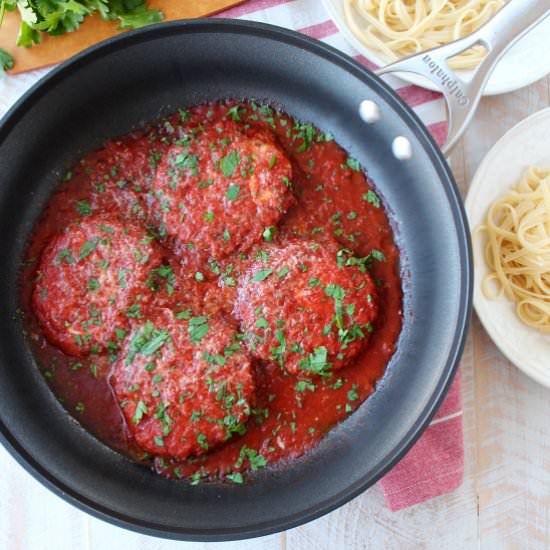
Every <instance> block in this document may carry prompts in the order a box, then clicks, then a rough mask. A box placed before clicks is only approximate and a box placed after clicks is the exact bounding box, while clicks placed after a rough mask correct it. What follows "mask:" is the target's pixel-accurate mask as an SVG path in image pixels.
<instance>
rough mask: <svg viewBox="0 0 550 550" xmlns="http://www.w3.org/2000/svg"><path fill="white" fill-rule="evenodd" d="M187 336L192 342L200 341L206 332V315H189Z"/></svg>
mask: <svg viewBox="0 0 550 550" xmlns="http://www.w3.org/2000/svg"><path fill="white" fill-rule="evenodd" d="M187 330H188V332H189V338H190V340H191V342H193V343H194V344H196V343H198V342H200V341H201V340H202V339H203V338H204V337H205V336H206V335H207V333H208V317H206V316H204V315H203V316H201V317H191V319H189V327H188V329H187Z"/></svg>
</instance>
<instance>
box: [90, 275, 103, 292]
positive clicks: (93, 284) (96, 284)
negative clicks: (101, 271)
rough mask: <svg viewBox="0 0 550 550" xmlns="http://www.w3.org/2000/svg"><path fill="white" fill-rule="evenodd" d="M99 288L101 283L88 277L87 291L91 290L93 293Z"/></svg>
mask: <svg viewBox="0 0 550 550" xmlns="http://www.w3.org/2000/svg"><path fill="white" fill-rule="evenodd" d="M100 287H101V283H100V282H99V281H98V280H97V279H96V278H95V277H90V278H89V279H88V290H91V291H92V292H93V291H94V290H97V289H98V288H100Z"/></svg>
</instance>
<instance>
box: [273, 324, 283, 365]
mask: <svg viewBox="0 0 550 550" xmlns="http://www.w3.org/2000/svg"><path fill="white" fill-rule="evenodd" d="M275 339H276V340H277V342H279V345H278V346H275V347H273V348H271V357H273V359H275V360H276V361H277V363H278V364H279V366H281V367H282V366H283V365H284V363H285V353H286V339H285V333H284V332H283V330H282V329H280V328H279V329H277V330H276V331H275Z"/></svg>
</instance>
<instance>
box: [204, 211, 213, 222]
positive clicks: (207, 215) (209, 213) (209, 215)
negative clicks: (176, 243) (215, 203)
mask: <svg viewBox="0 0 550 550" xmlns="http://www.w3.org/2000/svg"><path fill="white" fill-rule="evenodd" d="M202 217H203V219H204V221H205V222H208V223H211V222H213V221H214V212H212V210H208V211H207V212H205V213H204V214H203V215H202Z"/></svg>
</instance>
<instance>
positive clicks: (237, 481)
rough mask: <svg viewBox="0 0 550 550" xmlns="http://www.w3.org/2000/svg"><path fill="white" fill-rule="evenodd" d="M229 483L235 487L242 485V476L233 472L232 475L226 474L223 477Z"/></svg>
mask: <svg viewBox="0 0 550 550" xmlns="http://www.w3.org/2000/svg"><path fill="white" fill-rule="evenodd" d="M225 477H226V478H227V479H228V480H229V481H232V482H233V483H235V484H236V485H241V484H242V483H244V478H243V475H242V474H241V473H240V472H235V473H233V474H227V475H226V476H225Z"/></svg>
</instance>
